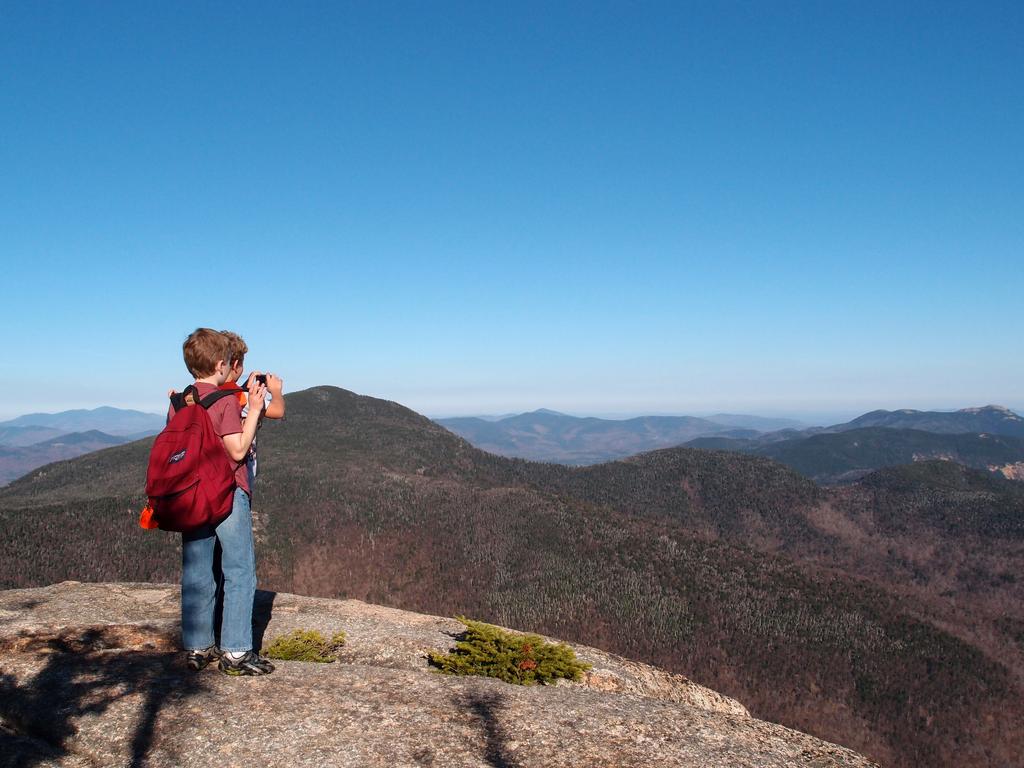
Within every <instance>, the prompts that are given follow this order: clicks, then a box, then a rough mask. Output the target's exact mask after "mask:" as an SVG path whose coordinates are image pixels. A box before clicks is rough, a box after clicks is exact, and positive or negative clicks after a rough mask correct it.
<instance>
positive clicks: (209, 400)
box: [199, 389, 238, 410]
mask: <svg viewBox="0 0 1024 768" xmlns="http://www.w3.org/2000/svg"><path fill="white" fill-rule="evenodd" d="M236 394H238V393H237V392H236V391H235V390H232V389H218V390H217V391H216V392H211V393H210V394H208V395H207V396H206V397H204V398H203V399H202V400H200V401H199V404H200V405H201V406H203V408H205V409H207V410H209V409H210V408H211V407H212V406H213V404H214V403H216V402H217V401H218V400H222V399H224V398H225V397H234V396H235V395H236Z"/></svg>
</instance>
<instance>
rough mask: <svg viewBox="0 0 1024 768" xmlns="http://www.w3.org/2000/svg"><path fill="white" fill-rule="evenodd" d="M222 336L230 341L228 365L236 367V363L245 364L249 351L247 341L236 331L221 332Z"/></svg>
mask: <svg viewBox="0 0 1024 768" xmlns="http://www.w3.org/2000/svg"><path fill="white" fill-rule="evenodd" d="M220 335H221V336H224V337H226V338H227V340H228V358H229V359H228V361H227V362H228V365H234V364H235V362H244V361H245V353H246V352H248V351H249V347H248V346H247V345H246V343H245V340H244V339H243V338H242V337H241V336H239V335H238V334H237V333H235V332H234V331H221V332H220Z"/></svg>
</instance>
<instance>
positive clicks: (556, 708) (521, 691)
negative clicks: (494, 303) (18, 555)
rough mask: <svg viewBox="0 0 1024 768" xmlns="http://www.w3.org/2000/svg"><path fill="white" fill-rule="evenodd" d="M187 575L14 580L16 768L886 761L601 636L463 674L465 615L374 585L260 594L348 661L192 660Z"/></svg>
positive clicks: (3, 683)
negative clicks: (366, 590) (514, 677)
mask: <svg viewBox="0 0 1024 768" xmlns="http://www.w3.org/2000/svg"><path fill="white" fill-rule="evenodd" d="M178 612H179V604H178V587H177V586H176V585H160V584H125V583H119V584H81V583H77V582H64V583H62V584H56V585H53V586H50V587H44V588H39V589H23V590H9V591H6V592H0V766H19V767H20V766H68V767H70V766H83V767H84V766H89V767H90V768H94V767H95V766H153V767H154V768H156V767H163V766H245V767H246V768H251V767H252V766H352V767H353V768H355V767H357V766H358V767H359V768H364V767H365V768H373V767H376V766H389V767H390V766H437V767H438V768H447V767H448V766H451V767H452V768H461V767H463V766H465V767H466V768H470V767H471V766H472V767H474V768H475V767H477V766H480V767H481V768H487V767H488V766H491V767H493V766H502V767H504V768H534V767H536V768H548V767H551V768H554V767H555V766H566V767H568V766H574V767H575V766H693V767H694V768H696V767H697V766H702V767H703V766H750V767H751V768H753V767H754V766H757V767H758V768H772V767H774V766H814V767H816V768H818V767H820V768H825V766H872V765H874V764H873V763H871V762H870V761H869V760H867V759H866V758H864V757H862V756H860V755H858V754H856V753H854V752H852V751H850V750H848V749H845V748H843V747H839V746H836V745H833V744H829V743H827V742H824V741H821V740H819V739H816V738H814V737H812V736H808V735H806V734H803V733H800V732H798V731H794V730H791V729H788V728H785V727H783V726H780V725H775V724H772V723H768V722H764V721H761V720H757V719H754V718H752V717H751V716H750V715H749V714H748V713H747V711H746V709H744V707H743V706H742V705H741V704H739V703H738V702H736V701H734V700H732V699H729V698H727V697H725V696H722V695H721V694H718V693H716V692H715V691H712V690H710V689H708V688H705V687H702V686H700V685H697V684H695V683H693V682H692V681H690V680H687V679H686V678H684V677H682V676H680V675H674V674H670V673H667V672H665V671H663V670H659V669H656V668H654V667H651V666H649V665H646V664H641V663H638V662H633V661H629V660H627V659H623V658H621V657H619V656H615V655H613V654H609V653H605V652H603V651H600V650H598V649H594V648H588V647H586V646H578V645H573V646H572V647H573V648H574V650H575V651H576V654H577V656H578V657H579V658H580V659H581V660H583V661H586V662H588V663H590V664H592V665H593V667H592V669H591V670H590V672H589V673H588V674H587V675H586V677H585V679H584V680H582V681H581V682H579V683H571V682H562V683H559V684H558V685H557V686H532V687H522V686H515V685H509V684H506V683H503V682H501V681H499V680H496V679H489V678H475V677H451V676H447V675H442V674H439V673H437V672H435V671H434V670H433V669H432V668H431V667H430V666H429V665H428V664H427V661H426V654H427V652H428V651H430V650H449V649H451V648H452V647H453V646H454V643H455V636H456V635H458V634H459V633H460V632H461V631H462V629H463V626H462V624H460V623H459V622H458V621H456V620H454V619H452V618H445V617H439V616H427V615H423V614H418V613H411V612H407V611H401V610H397V609H393V608H386V607H382V606H377V605H371V604H367V603H364V602H361V601H358V600H327V599H320V598H308V597H300V596H297V595H289V594H284V593H270V592H260V593H258V595H257V610H256V615H255V617H254V624H255V629H256V636H257V638H258V639H259V640H261V641H262V642H263V643H264V644H265V645H269V644H270V642H272V641H273V639H274V638H276V637H278V636H280V635H283V634H287V633H288V632H290V631H292V630H293V629H298V628H302V629H316V630H319V631H321V632H323V633H324V634H325V635H327V636H330V635H331V634H333V633H334V632H336V631H338V630H344V631H345V632H346V634H347V638H348V639H347V642H346V645H345V647H344V651H343V653H342V655H341V658H340V659H339V660H338V662H336V663H334V664H310V663H302V662H277V665H278V669H277V671H276V672H275V673H274V674H273V675H270V676H267V677H262V678H230V677H227V676H225V675H223V674H220V673H219V672H218V671H217V670H216V668H215V667H210V668H208V669H206V670H204V671H202V672H199V673H193V672H190V671H188V670H187V669H186V668H185V665H184V659H183V656H182V653H181V652H180V651H179V650H178V631H179V623H178V619H179V616H178Z"/></svg>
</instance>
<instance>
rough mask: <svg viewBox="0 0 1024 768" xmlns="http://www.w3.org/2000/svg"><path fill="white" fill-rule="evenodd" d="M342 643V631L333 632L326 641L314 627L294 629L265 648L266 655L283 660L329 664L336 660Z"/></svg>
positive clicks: (343, 641) (343, 634)
mask: <svg viewBox="0 0 1024 768" xmlns="http://www.w3.org/2000/svg"><path fill="white" fill-rule="evenodd" d="M344 644H345V633H344V632H335V633H334V635H332V636H331V639H330V640H329V641H328V640H327V639H326V638H325V637H324V636H323V635H321V634H320V633H319V632H317V631H316V630H315V629H296V630H295V631H294V632H291V633H289V634H287V635H282V636H281V637H279V638H277V639H276V640H275V641H274V642H273V643H272V644H271V646H270V647H269V648H268V649H267V656H269V657H270V658H271V659H283V660H284V661H314V662H318V663H321V664H330V663H331V662H332V661H336V660H337V658H338V653H339V652H340V651H341V646H343V645H344Z"/></svg>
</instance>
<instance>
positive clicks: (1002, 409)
mask: <svg viewBox="0 0 1024 768" xmlns="http://www.w3.org/2000/svg"><path fill="white" fill-rule="evenodd" d="M986 412H988V413H998V414H1001V415H1002V416H1004V417H1005V418H1008V419H1018V420H1019V419H1020V416H1018V415H1017V414H1016V413H1014V412H1013V411H1011V410H1010V409H1009V408H1007V407H1006V406H1005V405H983V406H981V407H979V408H961V409H960V411H959V413H986Z"/></svg>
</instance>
